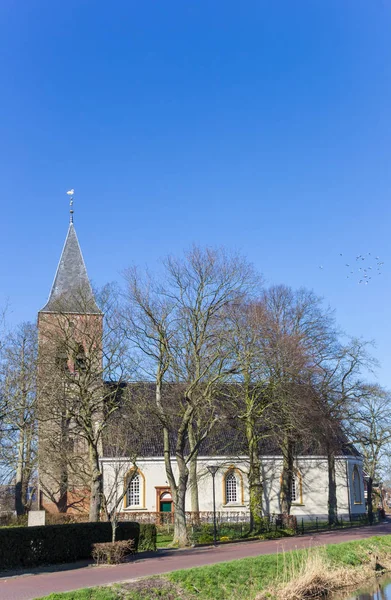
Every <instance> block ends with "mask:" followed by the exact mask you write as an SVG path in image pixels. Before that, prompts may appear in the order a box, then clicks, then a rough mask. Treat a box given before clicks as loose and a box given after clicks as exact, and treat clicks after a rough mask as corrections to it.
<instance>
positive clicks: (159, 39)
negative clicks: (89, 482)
mask: <svg viewBox="0 0 391 600" xmlns="http://www.w3.org/2000/svg"><path fill="white" fill-rule="evenodd" d="M0 25H1V36H0V56H1V60H0V76H1V81H2V91H1V94H0V114H1V119H0V175H1V195H2V202H1V216H2V235H1V237H0V251H1V257H2V260H1V263H0V281H1V288H0V303H4V301H5V299H6V298H8V299H9V302H10V313H9V321H10V322H11V323H16V322H19V321H22V320H34V319H35V318H36V313H37V310H38V309H39V308H41V307H42V306H43V304H44V303H45V300H46V298H47V295H48V293H49V290H50V286H51V283H52V280H53V277H54V273H55V270H56V266H57V262H58V259H59V255H60V252H61V248H62V244H63V241H64V238H65V235H66V231H67V222H68V199H67V196H66V194H65V192H66V190H67V189H69V188H71V187H74V188H75V190H76V196H75V225H76V229H77V232H78V235H79V239H80V242H81V245H82V249H83V253H84V256H85V260H86V263H87V268H88V271H89V274H90V277H91V279H92V280H93V282H94V283H95V284H96V285H101V284H103V283H105V282H107V281H113V280H118V279H120V273H121V271H122V270H123V269H124V268H125V267H127V266H129V265H130V264H134V263H136V264H139V265H145V264H147V265H149V266H150V267H151V268H152V269H154V268H155V267H156V265H157V264H158V261H159V259H160V258H161V257H162V256H164V255H166V254H168V253H174V254H175V253H180V252H182V250H183V249H184V248H186V247H189V245H191V244H192V243H193V242H196V243H199V244H202V245H204V244H208V245H218V246H221V245H222V246H227V247H233V248H235V249H237V250H240V251H242V252H243V254H245V255H246V256H247V257H248V259H249V260H250V261H252V262H253V263H254V264H255V265H256V267H257V268H258V269H259V270H260V271H261V272H262V273H263V275H264V277H265V280H266V282H267V283H269V284H271V283H281V282H283V283H286V284H288V285H291V286H293V287H299V286H306V287H309V288H312V289H314V290H315V291H316V292H317V293H318V294H319V295H321V296H323V297H324V298H325V302H326V303H329V304H330V305H331V306H332V307H334V308H335V309H336V316H337V320H338V322H339V323H340V325H341V326H342V327H343V328H344V329H345V330H346V331H347V332H348V333H350V334H352V335H356V336H363V337H364V338H366V339H373V340H375V342H376V345H377V349H376V351H375V354H376V356H377V357H378V358H379V359H380V360H381V362H382V368H381V369H380V370H379V373H378V377H379V381H380V382H381V383H382V384H385V385H388V386H391V371H390V360H391V349H390V346H391V342H390V340H391V319H390V312H391V302H390V298H391V251H390V242H389V240H390V234H389V231H390V224H391V223H390V221H391V219H390V216H391V208H390V188H391V175H390V173H391V171H390V141H391V135H390V133H391V132H390V125H391V122H390V106H391V77H390V75H391V37H390V25H391V3H390V2H389V0H371V1H369V0H366V1H364V0H342V1H341V0H327V2H321V1H318V0H295V1H294V2H292V1H291V0H285V1H282V0H281V1H278V0H276V1H274V2H270V1H264V0H257V1H254V2H253V1H252V0H246V1H245V2H240V3H239V2H237V1H236V2H233V1H231V0H224V1H222V0H221V1H220V0H213V1H205V0H197V1H195V0H180V1H179V0H177V1H174V0H173V1H170V0H164V2H163V1H159V0H156V1H149V0H145V1H144V2H139V1H137V2H136V1H133V0H124V1H122V0H118V1H115V2H102V1H100V0H94V1H89V0H67V2H53V1H52V0H50V1H43V0H35V1H34V2H27V1H25V2H21V3H17V2H14V1H13V0H3V1H2V2H1V6H0ZM369 252H370V253H371V255H368V253H369ZM340 253H342V254H343V257H340ZM358 254H363V255H365V256H366V261H367V263H368V264H372V265H373V267H374V268H375V265H374V262H372V263H371V262H370V261H371V260H372V258H373V257H374V256H380V258H381V261H384V263H385V264H384V265H383V267H382V268H383V272H382V275H381V276H377V275H376V276H374V277H373V279H372V280H371V281H370V284H369V285H366V286H364V285H359V284H358V283H357V281H358V276H356V275H354V277H353V278H350V279H346V275H347V271H348V270H349V269H348V268H347V267H345V263H348V264H351V263H354V264H355V266H356V262H355V256H356V255H358ZM374 260H375V259H373V261H374ZM364 262H365V261H364ZM367 263H365V264H367ZM320 265H322V266H323V269H320V268H319V266H320Z"/></svg>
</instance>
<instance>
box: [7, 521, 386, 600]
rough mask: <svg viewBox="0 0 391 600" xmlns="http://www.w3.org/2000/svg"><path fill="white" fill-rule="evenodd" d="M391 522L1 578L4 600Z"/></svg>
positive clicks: (361, 533)
mask: <svg viewBox="0 0 391 600" xmlns="http://www.w3.org/2000/svg"><path fill="white" fill-rule="evenodd" d="M390 534H391V523H384V524H382V525H376V526H374V527H369V526H368V527H360V528H356V529H345V530H342V531H334V532H324V533H319V534H317V535H303V536H301V537H295V538H284V539H281V540H271V541H253V542H241V543H237V544H224V545H222V546H218V547H217V548H213V547H210V546H208V547H204V548H189V549H186V550H160V551H159V552H158V553H157V554H154V555H153V556H151V557H149V558H148V557H140V558H136V559H135V560H132V561H131V562H129V563H125V564H122V565H117V566H102V567H95V566H92V565H91V564H88V563H86V562H85V561H84V562H80V563H74V564H71V565H63V566H58V567H57V568H58V570H57V571H54V569H55V568H56V567H53V566H52V567H49V568H48V569H46V570H45V569H43V568H41V569H39V570H37V572H36V573H35V574H34V573H33V574H32V572H30V573H25V574H23V575H17V576H14V577H9V576H8V577H7V576H3V577H1V578H0V599H1V600H32V599H34V598H40V597H42V596H46V595H48V594H50V593H52V592H65V591H71V590H76V589H80V588H85V587H92V586H96V585H105V584H109V583H118V582H120V581H129V580H131V579H137V578H139V577H146V576H150V575H160V574H162V573H168V572H169V571H175V570H177V569H188V568H190V567H200V566H203V565H211V564H214V563H219V562H224V561H229V560H235V559H237V558H245V557H247V556H259V555H260V554H272V553H274V552H278V551H281V550H283V549H284V550H293V549H295V548H308V547H309V546H314V545H320V544H332V543H339V542H347V541H352V540H359V539H364V538H367V537H371V536H373V535H390Z"/></svg>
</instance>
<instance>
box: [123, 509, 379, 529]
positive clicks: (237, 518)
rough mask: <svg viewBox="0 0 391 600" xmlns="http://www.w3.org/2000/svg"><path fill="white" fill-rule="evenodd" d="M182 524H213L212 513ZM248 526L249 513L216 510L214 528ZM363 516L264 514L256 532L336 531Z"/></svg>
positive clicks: (136, 516) (143, 515) (128, 517)
mask: <svg viewBox="0 0 391 600" xmlns="http://www.w3.org/2000/svg"><path fill="white" fill-rule="evenodd" d="M119 519H120V520H121V521H136V522H138V523H154V524H156V525H173V523H174V513H172V512H146V511H143V512H126V513H125V512H122V513H120V515H119ZM380 520H381V517H380V515H379V513H377V512H374V513H373V519H372V523H373V524H375V523H378V522H379V521H380ZM186 522H187V525H188V526H189V527H192V528H197V527H199V526H202V525H213V511H200V512H186ZM249 523H250V512H245V511H237V512H234V511H230V512H225V511H217V512H216V525H217V528H218V529H220V528H221V527H225V526H229V525H233V526H234V525H235V524H242V525H243V527H240V528H239V529H240V531H246V530H248V529H249V527H245V525H249ZM368 523H369V521H368V515H367V514H357V515H354V514H352V515H350V516H349V517H347V516H345V517H337V518H336V520H335V523H334V524H333V525H330V524H329V523H328V521H327V519H324V518H323V519H322V518H319V517H315V518H311V517H310V516H307V517H302V518H297V517H296V516H294V515H284V514H271V515H265V516H264V517H263V518H262V522H261V524H259V525H258V530H259V531H279V530H285V529H290V530H293V531H295V532H296V533H299V534H300V533H307V532H308V533H309V532H316V531H325V530H327V529H331V528H332V529H338V528H346V527H354V526H355V525H366V524H368Z"/></svg>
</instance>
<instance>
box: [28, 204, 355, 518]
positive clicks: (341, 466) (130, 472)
mask: <svg viewBox="0 0 391 600" xmlns="http://www.w3.org/2000/svg"><path fill="white" fill-rule="evenodd" d="M103 320H104V315H103V313H102V312H101V310H100V308H99V306H98V304H97V301H96V299H95V297H94V293H93V291H92V287H91V284H90V281H89V278H88V275H87V270H86V266H85V263H84V259H83V255H82V252H81V249H80V245H79V242H78V238H77V235H76V231H75V227H74V223H73V213H72V214H71V222H70V224H69V229H68V233H67V236H66V240H65V244H64V247H63V250H62V254H61V257H60V261H59V264H58V268H57V272H56V274H55V278H54V282H53V285H52V289H51V291H50V295H49V299H48V301H47V303H46V304H45V306H44V307H43V308H42V309H41V310H40V311H39V313H38V332H39V410H40V416H41V419H40V431H39V479H40V503H41V507H44V508H45V509H47V510H50V511H60V512H67V511H75V510H78V511H83V510H86V509H87V505H88V498H89V494H90V493H91V492H90V490H89V481H90V477H91V469H90V467H89V466H86V451H87V448H86V445H85V440H83V439H82V438H80V436H78V431H77V427H76V426H75V422H74V418H73V417H72V415H73V414H75V413H74V412H72V411H75V410H76V408H75V407H77V406H78V404H77V403H78V402H79V403H80V402H81V401H82V400H81V399H80V398H81V396H80V394H81V393H87V392H88V393H90V394H91V393H93V394H95V396H94V397H100V398H101V396H99V394H102V393H103V392H102V390H104V386H105V383H104V382H103V380H102V376H101V373H102V367H101V365H102V360H103V358H102V352H103V348H102V336H103ZM91 362H92V363H93V365H94V366H95V367H96V368H95V371H96V379H95V380H93V379H91V377H90V379H89V382H88V386H89V389H88V390H87V391H86V390H85V389H84V388H83V389H84V391H83V390H82V388H81V383H80V382H81V381H83V372H85V368H86V364H87V363H90V364H91ZM90 372H91V369H90ZM64 373H66V378H64ZM83 385H86V384H85V383H83ZM131 385H132V384H129V386H130V387H131ZM80 390H81V391H80ZM91 390H92V391H91ZM145 390H146V391H145V393H146V394H148V393H153V390H152V391H151V389H150V388H149V386H148V385H146V386H145ZM70 407H71V408H70ZM99 410H103V407H102V408H101V409H99ZM99 410H98V409H97V413H96V414H99ZM92 426H93V427H95V426H96V423H92ZM212 435H213V434H212ZM141 437H142V438H143V439H142V440H141V443H140V449H141V450H140V452H139V455H138V457H137V460H135V458H134V457H131V456H128V455H127V453H126V447H124V448H123V449H122V450H123V452H122V455H121V456H118V455H116V456H113V455H112V453H110V449H109V448H108V446H107V444H106V442H105V438H104V436H102V440H101V442H100V444H99V447H98V448H97V453H98V455H99V456H98V458H97V460H98V461H99V467H100V472H101V474H102V476H103V489H104V492H105V495H106V497H107V498H113V497H116V498H118V497H120V498H121V500H120V503H119V511H120V512H121V513H123V515H126V517H125V518H129V519H132V520H148V519H149V518H150V517H151V518H152V516H151V515H150V513H165V512H172V511H173V502H172V496H171V490H170V487H169V485H168V481H167V476H166V473H165V466H164V459H163V447H162V440H161V439H160V438H161V436H160V437H159V431H158V430H157V429H156V426H153V427H152V426H151V428H149V427H146V429H145V431H144V432H143V435H142V436H141ZM227 438H230V434H229V432H225V438H224V443H221V444H220V446H219V438H218V436H217V437H215V439H214V444H213V445H212V446H213V448H212V446H211V444H204V445H203V446H202V447H201V450H200V453H199V458H198V480H199V483H198V485H199V488H198V492H199V510H200V511H201V512H210V511H212V509H213V500H212V497H213V494H212V490H213V479H212V475H211V473H210V469H208V467H210V466H214V467H216V468H217V471H216V475H215V479H214V485H215V496H216V509H217V511H218V512H219V513H221V514H222V518H223V517H224V518H226V519H227V520H229V519H230V518H232V519H233V518H242V519H243V520H244V519H246V518H247V516H248V513H249V491H248V459H247V457H246V455H245V453H243V447H242V446H241V444H238V443H237V440H236V439H235V440H234V439H233V438H232V440H233V441H232V444H231V443H227ZM211 448H212V449H211ZM260 453H261V458H262V469H263V473H262V475H263V496H264V503H263V510H264V513H265V514H278V513H280V512H281V509H280V485H281V472H282V456H281V453H280V452H279V449H278V445H275V444H272V443H268V444H267V445H266V446H265V447H263V448H262V449H261V450H260ZM70 458H71V459H70ZM173 463H174V467H175V460H173ZM335 464H336V487H337V503H338V514H339V516H342V517H343V518H349V516H350V515H360V514H363V513H365V500H364V489H363V472H362V459H361V457H360V455H359V454H358V452H357V451H355V449H354V448H353V447H352V446H350V445H348V444H346V445H345V447H344V450H343V452H341V455H339V456H336V458H335ZM113 490H114V494H113ZM188 493H189V498H188V501H187V508H186V509H187V510H189V511H190V505H191V502H190V490H189V492H188ZM291 500H292V508H291V514H292V515H295V516H297V517H298V518H302V517H303V518H315V517H319V518H321V519H327V514H328V462H327V458H326V456H325V455H324V454H322V452H321V451H318V452H314V451H311V450H307V451H305V452H303V453H301V454H300V455H298V456H296V458H295V463H294V477H293V481H292V489H291ZM112 501H113V500H112Z"/></svg>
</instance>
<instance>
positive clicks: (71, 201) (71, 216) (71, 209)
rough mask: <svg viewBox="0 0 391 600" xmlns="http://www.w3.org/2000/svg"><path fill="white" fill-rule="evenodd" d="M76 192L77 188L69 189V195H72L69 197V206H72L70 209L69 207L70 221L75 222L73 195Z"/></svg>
mask: <svg viewBox="0 0 391 600" xmlns="http://www.w3.org/2000/svg"><path fill="white" fill-rule="evenodd" d="M74 193H75V190H74V189H73V188H72V189H71V190H68V191H67V194H68V196H70V198H69V206H70V209H69V214H70V217H69V222H70V223H73V195H74Z"/></svg>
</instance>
